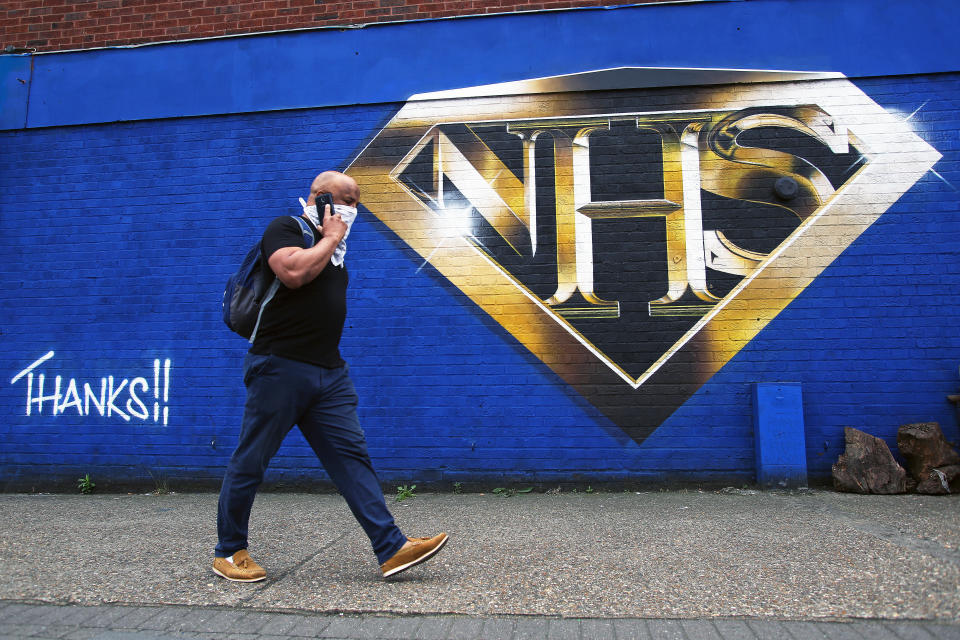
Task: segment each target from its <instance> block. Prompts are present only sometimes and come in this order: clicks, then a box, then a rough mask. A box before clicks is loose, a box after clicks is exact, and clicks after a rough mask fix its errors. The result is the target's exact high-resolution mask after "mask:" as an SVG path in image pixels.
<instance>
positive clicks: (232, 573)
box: [213, 549, 267, 582]
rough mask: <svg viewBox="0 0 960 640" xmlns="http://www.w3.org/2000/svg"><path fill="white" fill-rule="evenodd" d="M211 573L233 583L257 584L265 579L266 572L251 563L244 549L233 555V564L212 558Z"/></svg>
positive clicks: (254, 563)
mask: <svg viewBox="0 0 960 640" xmlns="http://www.w3.org/2000/svg"><path fill="white" fill-rule="evenodd" d="M213 572H214V573H215V574H217V575H218V576H220V577H221V578H226V579H227V580H232V581H234V582H259V581H260V580H263V579H264V578H266V577H267V572H266V571H265V570H264V569H263V567H261V566H260V565H258V564H257V563H256V562H254V561H253V558H251V557H250V554H249V553H247V550H246V549H241V550H240V551H237V552H236V553H235V554H233V562H230V561H229V560H227V559H226V558H214V559H213Z"/></svg>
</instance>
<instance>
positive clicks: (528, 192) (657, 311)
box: [348, 68, 940, 442]
mask: <svg viewBox="0 0 960 640" xmlns="http://www.w3.org/2000/svg"><path fill="white" fill-rule="evenodd" d="M939 157H940V155H939V154H938V153H937V151H936V150H935V149H933V148H931V147H930V146H929V145H928V144H926V143H925V142H924V141H923V140H921V139H920V138H919V137H918V136H917V135H916V134H914V133H913V132H912V131H911V129H910V128H909V127H908V126H907V125H906V124H905V123H904V122H903V121H902V120H901V119H900V118H899V117H898V116H896V115H895V114H890V113H887V112H886V111H884V110H883V109H882V108H881V107H880V106H878V105H877V104H876V103H875V102H873V101H872V100H871V99H870V98H869V97H868V96H866V95H865V94H864V93H863V92H862V91H860V90H859V89H858V88H857V87H856V86H855V85H854V84H853V83H851V82H850V81H848V80H847V79H845V78H844V77H843V76H842V75H840V74H835V73H825V74H817V73H792V72H756V71H750V72H747V71H730V70H700V69H681V70H673V69H639V68H637V69H611V70H605V71H597V72H590V73H583V74H574V75H570V76H559V77H553V78H543V79H537V80H531V81H521V82H513V83H506V84H501V85H491V86H486V87H474V88H470V89H463V90H455V91H448V92H440V93H435V94H424V95H419V96H413V97H412V98H411V99H410V100H409V101H408V102H407V103H406V104H405V105H404V106H403V107H402V108H401V109H400V111H399V112H398V113H397V114H396V115H395V116H394V117H393V119H392V120H391V121H390V122H389V123H388V124H387V125H386V126H385V127H384V128H383V130H382V131H380V133H379V134H378V135H377V136H376V137H375V138H374V139H373V140H372V142H371V143H370V144H369V145H368V146H367V147H366V148H365V149H364V150H363V151H362V152H361V153H360V154H359V156H358V157H357V158H356V159H355V161H354V162H353V163H352V164H351V166H350V167H349V169H348V173H350V174H351V175H352V176H353V177H354V178H355V179H356V180H357V181H358V182H359V184H360V187H361V190H362V193H363V199H364V203H365V205H366V206H367V207H368V208H369V209H370V211H371V212H372V213H373V214H374V215H375V216H377V217H378V218H379V219H380V220H381V221H383V222H384V223H385V224H386V225H387V227H389V228H390V229H391V230H392V231H393V232H394V233H396V234H397V235H398V236H399V237H400V238H401V239H402V240H403V241H404V242H406V243H407V244H408V245H409V246H410V247H411V248H413V249H414V250H415V251H416V252H417V253H419V254H420V255H421V256H422V257H423V259H424V261H427V262H429V263H430V264H431V265H433V267H435V268H436V269H437V270H438V271H439V273H440V274H442V275H443V276H444V277H445V278H447V279H448V280H449V281H450V282H451V283H452V284H453V285H454V286H456V287H457V288H459V289H460V290H461V291H462V292H463V293H464V294H466V295H467V296H469V297H470V298H471V299H472V300H473V301H474V302H475V303H476V304H477V305H479V306H480V307H481V308H482V309H483V310H484V311H485V312H486V313H488V314H489V315H490V316H491V317H492V318H494V319H495V320H496V321H497V322H498V323H499V324H500V325H501V326H502V327H503V328H504V329H505V330H507V331H509V332H510V333H511V334H512V335H513V336H514V337H516V339H517V340H519V341H520V343H521V344H523V345H524V346H525V347H526V348H527V349H529V350H530V351H531V352H532V353H533V354H535V355H536V356H537V357H538V358H539V359H540V360H541V361H542V362H543V363H545V364H546V365H547V366H548V367H550V368H551V369H552V370H553V371H555V372H556V373H557V374H558V375H559V376H560V377H561V378H562V379H563V380H565V381H566V382H567V383H568V384H570V385H571V386H572V387H574V388H575V389H576V390H577V391H578V392H579V393H580V394H582V395H583V396H584V397H585V398H586V399H587V400H588V401H590V402H591V403H592V404H593V405H594V406H596V407H597V408H598V409H599V410H600V411H601V412H603V413H604V414H605V415H606V416H608V417H609V418H610V419H611V420H612V421H613V422H614V423H615V424H616V425H617V426H619V427H620V428H621V429H622V430H623V431H624V432H625V433H626V434H627V435H628V436H629V437H631V438H632V439H634V440H635V441H637V442H642V441H643V440H644V439H645V438H646V437H647V436H648V435H649V434H650V433H651V432H652V431H653V430H654V429H655V428H656V427H657V426H659V425H660V424H661V423H662V422H663V420H665V419H666V418H667V417H669V416H670V414H671V413H673V411H675V410H676V409H677V407H679V406H680V405H681V404H683V403H684V402H685V401H686V400H687V399H688V398H689V397H690V396H691V395H692V394H693V393H694V392H695V391H696V390H697V389H698V388H699V387H700V386H701V385H703V383H704V382H706V381H707V380H708V379H709V378H710V377H711V376H712V375H713V374H714V373H716V372H717V371H718V370H719V369H720V368H721V367H722V366H723V365H724V364H725V363H726V362H727V361H729V360H730V358H732V357H733V356H734V355H735V354H736V353H737V352H738V351H739V350H740V349H741V348H742V347H743V346H744V345H746V344H747V343H748V342H749V341H750V340H751V339H752V338H753V337H754V336H755V335H756V334H757V333H758V332H760V331H761V330H762V329H763V328H764V326H766V324H767V323H769V322H770V321H771V320H772V319H773V318H774V317H775V316H776V315H777V314H778V313H779V312H780V311H781V310H783V309H784V308H785V307H786V306H787V305H788V304H790V302H791V301H792V300H793V299H794V298H795V297H796V296H797V295H798V294H799V293H800V292H801V291H803V290H804V288H805V287H806V286H807V285H808V284H809V283H810V282H812V281H813V280H814V279H815V278H816V277H817V276H818V275H819V274H820V273H821V272H822V271H823V270H824V269H825V268H826V267H827V266H828V265H829V264H830V263H831V262H832V261H833V260H834V259H835V258H836V257H837V256H838V255H839V254H840V253H841V252H842V251H843V250H844V249H845V248H846V247H847V246H848V245H849V244H850V243H851V242H853V241H854V240H855V239H856V238H857V237H858V236H859V235H860V234H861V233H862V232H863V231H864V230H865V229H866V228H867V227H869V226H870V225H871V224H872V223H873V222H874V221H876V219H877V218H878V217H879V216H880V215H882V214H883V213H884V211H886V210H887V209H888V208H889V207H890V206H891V205H892V204H893V203H894V202H895V201H896V200H897V199H898V198H900V196H901V195H903V194H904V193H905V192H906V191H907V190H908V189H910V187H911V186H912V185H913V184H914V183H915V182H916V181H917V180H919V179H920V178H921V177H922V176H923V175H924V173H926V172H927V171H928V170H929V169H930V168H931V167H932V166H933V164H934V163H935V162H936V161H937V160H938V159H939Z"/></svg>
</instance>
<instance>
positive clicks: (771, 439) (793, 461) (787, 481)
mask: <svg viewBox="0 0 960 640" xmlns="http://www.w3.org/2000/svg"><path fill="white" fill-rule="evenodd" d="M753 433H754V441H755V445H756V458H757V483H759V484H760V485H761V486H764V487H768V486H774V485H779V486H786V487H803V486H806V485H807V452H806V438H805V437H804V431H803V395H802V391H801V386H800V383H799V382H758V383H757V384H756V385H755V386H754V389H753Z"/></svg>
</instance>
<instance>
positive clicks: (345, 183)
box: [307, 171, 360, 207]
mask: <svg viewBox="0 0 960 640" xmlns="http://www.w3.org/2000/svg"><path fill="white" fill-rule="evenodd" d="M321 193H330V194H332V195H333V202H334V203H335V204H345V205H348V206H351V207H355V206H357V203H359V202H360V187H359V186H358V185H357V181H356V180H354V179H353V178H351V177H350V176H348V175H346V174H344V173H340V172H339V171H324V172H323V173H321V174H320V175H318V176H317V177H316V178H314V179H313V184H311V185H310V197H309V198H307V204H308V205H311V204H316V203H317V196H318V195H319V194H321Z"/></svg>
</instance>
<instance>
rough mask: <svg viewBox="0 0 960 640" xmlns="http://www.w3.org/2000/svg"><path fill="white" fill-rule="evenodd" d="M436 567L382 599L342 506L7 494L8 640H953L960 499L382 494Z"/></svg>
mask: <svg viewBox="0 0 960 640" xmlns="http://www.w3.org/2000/svg"><path fill="white" fill-rule="evenodd" d="M388 502H389V504H390V506H391V508H392V509H393V511H394V515H395V516H396V519H397V522H398V524H400V526H401V528H402V529H403V530H404V531H405V533H407V534H408V535H426V534H429V533H435V532H437V531H441V530H445V531H447V532H448V533H449V534H450V535H451V542H450V543H449V544H448V545H447V547H446V548H445V549H444V551H443V552H441V553H440V554H439V555H438V556H437V557H436V558H435V559H433V560H431V561H430V562H429V563H427V564H425V565H423V566H421V567H417V568H414V569H412V570H410V571H408V572H407V573H405V574H402V576H401V577H400V578H399V579H397V580H394V581H383V580H382V579H381V578H380V577H379V570H378V568H377V565H376V561H375V559H374V558H373V555H372V553H371V552H370V549H369V544H368V543H367V541H366V539H365V537H364V536H363V534H362V531H361V530H360V528H359V526H358V525H357V524H356V522H355V521H354V520H353V518H352V516H351V515H350V513H349V511H348V510H347V508H346V506H345V505H344V503H343V501H342V499H341V498H340V497H339V496H337V495H324V494H320V495H317V494H280V493H278V494H262V495H261V496H259V497H258V498H257V503H256V505H255V507H254V512H253V516H252V519H251V540H250V551H251V554H252V555H253V557H254V558H255V559H256V560H257V561H258V562H259V563H260V564H262V565H263V566H264V567H265V568H266V569H267V571H268V579H267V580H266V581H264V582H261V583H256V584H236V583H230V582H227V581H225V580H222V579H220V578H217V577H216V576H215V575H214V574H213V573H212V572H211V571H210V569H209V564H210V561H211V556H212V552H211V551H212V548H213V546H214V544H215V542H216V534H215V528H214V519H215V513H216V496H215V495H212V494H172V495H159V496H155V495H92V496H80V495H0V513H2V518H0V560H2V561H3V566H4V567H5V568H6V571H5V575H4V578H3V580H2V581H0V637H11V638H19V637H65V638H83V639H88V638H103V639H107V638H111V639H114V640H115V639H117V638H121V637H123V638H140V639H146V638H151V637H154V638H171V637H183V638H233V637H236V638H251V639H252V638H279V637H305V636H306V637H334V638H336V637H342V638H351V639H352V638H357V639H359V638H433V637H436V638H461V637H463V638H466V637H470V638H521V637H524V638H526V637H530V638H535V637H542V638H567V637H570V638H593V637H598V638H599V637H610V638H613V637H617V638H621V637H637V638H645V637H663V638H687V639H689V640H693V639H694V638H765V637H772V638H779V637H784V638H791V637H792V638H798V639H799V638H822V637H828V638H870V639H871V640H881V639H884V638H904V639H906V638H960V498H958V497H956V496H947V497H929V496H915V495H908V496H855V495H846V494H837V493H833V492H829V491H797V492H757V491H751V490H742V489H725V490H704V491H695V490H688V491H664V492H624V493H599V492H598V493H590V494H588V493H583V492H580V493H576V494H573V493H567V492H564V493H547V494H543V493H530V494H517V495H515V496H514V497H509V498H507V497H503V496H501V495H495V494H492V493H487V494H464V495H458V494H424V495H417V496H416V497H414V498H411V499H408V500H405V501H403V502H399V503H398V502H395V501H394V500H393V499H392V497H390V496H388Z"/></svg>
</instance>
